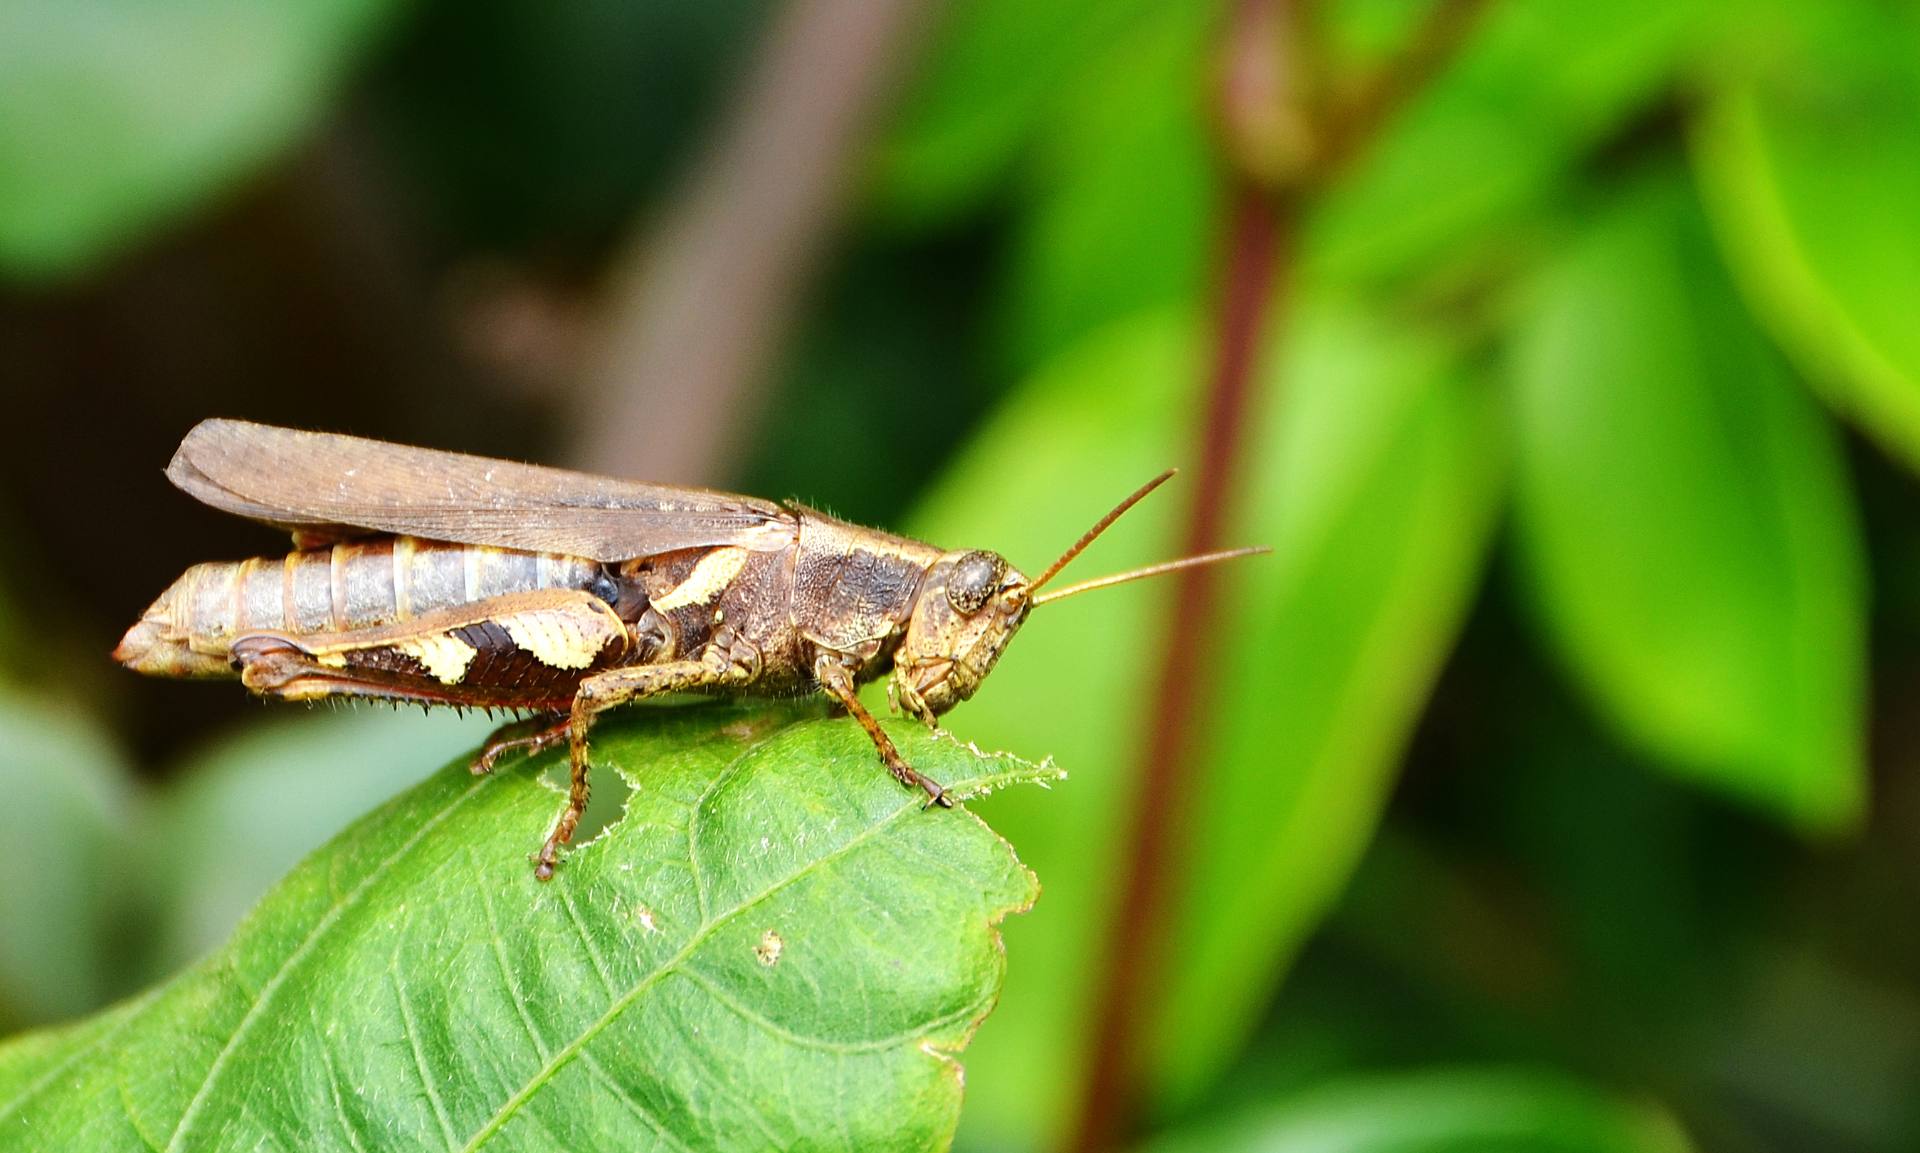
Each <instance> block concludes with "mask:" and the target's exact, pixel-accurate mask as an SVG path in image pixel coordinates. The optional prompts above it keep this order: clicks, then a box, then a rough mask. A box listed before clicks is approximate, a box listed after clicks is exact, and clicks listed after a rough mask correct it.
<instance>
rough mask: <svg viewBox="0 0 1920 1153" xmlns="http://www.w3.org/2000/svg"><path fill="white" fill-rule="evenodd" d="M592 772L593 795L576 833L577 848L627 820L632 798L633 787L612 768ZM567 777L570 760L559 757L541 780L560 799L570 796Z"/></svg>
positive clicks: (545, 771)
mask: <svg viewBox="0 0 1920 1153" xmlns="http://www.w3.org/2000/svg"><path fill="white" fill-rule="evenodd" d="M592 773H593V775H592V776H591V777H590V778H589V779H590V780H591V781H592V782H593V792H592V793H591V794H589V795H588V797H587V814H586V816H584V817H582V818H580V827H579V828H578V829H575V830H574V833H573V846H574V848H576V849H577V848H579V847H580V846H582V845H586V844H589V843H590V842H592V841H594V840H596V839H597V838H599V836H600V835H601V834H602V833H605V832H606V831H607V830H608V829H610V828H612V827H614V826H615V825H617V824H619V823H620V822H621V821H622V820H623V819H625V817H626V815H627V800H628V798H630V797H632V796H633V786H632V785H630V784H628V783H627V778H626V776H625V775H624V774H622V773H620V772H618V771H616V770H615V769H614V768H613V766H611V765H601V766H599V767H597V768H594V769H593V770H592ZM568 776H569V769H568V767H567V758H566V757H565V756H564V755H562V756H559V757H556V758H555V759H554V762H553V763H552V764H550V765H548V766H547V767H546V768H544V769H542V770H541V772H540V779H541V781H542V782H543V783H545V784H546V785H547V786H548V787H550V788H552V789H554V790H555V791H556V792H558V793H559V794H560V795H561V796H565V795H566V793H567V784H568Z"/></svg>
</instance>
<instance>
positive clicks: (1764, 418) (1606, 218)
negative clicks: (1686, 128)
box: [1514, 180, 1866, 829]
mask: <svg viewBox="0 0 1920 1153" xmlns="http://www.w3.org/2000/svg"><path fill="white" fill-rule="evenodd" d="M1517 343H1518V348H1517V351H1516V355H1515V358H1514V364H1515V369H1514V371H1515V381H1516V385H1517V394H1518V401H1517V413H1518V422H1519V437H1518V439H1519V446H1520V453H1519V459H1520V469H1519V480H1520V483H1519V505H1518V508H1519V517H1518V528H1519V537H1520V542H1521V544H1522V546H1523V549H1524V553H1525V557H1526V559H1527V561H1528V562H1529V571H1530V573H1531V576H1532V578H1533V582H1534V592H1535V597H1536V600H1537V603H1538V605H1539V608H1540V610H1541V612H1542V613H1543V614H1544V617H1545V622H1546V624H1547V626H1548V631H1549V633H1550V635H1551V638H1552V640H1553V641H1554V642H1555V644H1556V646H1557V647H1558V649H1559V650H1560V653H1561V656H1562V657H1563V658H1564V660H1565V661H1566V663H1567V666H1568V667H1569V668H1570V669H1571V670H1572V672H1573V674H1574V676H1575V677H1576V678H1577V679H1578V681H1579V682H1580V684H1581V686H1582V687H1583V688H1584V689H1585V691H1586V692H1587V694H1588V695H1589V696H1590V698H1591V699H1592V700H1593V702H1594V703H1595V705H1596V706H1597V707H1598V709H1599V710H1600V712H1601V713H1603V714H1604V715H1605V716H1606V717H1607V718H1608V719H1609V720H1611V721H1612V722H1613V723H1614V724H1615V725H1617V726H1618V728H1619V729H1620V730H1621V731H1622V732H1623V733H1625V734H1626V735H1627V736H1629V737H1630V738H1632V739H1633V740H1635V741H1636V742H1638V743H1639V744H1641V745H1642V746H1644V747H1645V748H1646V749H1648V750H1650V751H1651V752H1653V753H1655V754H1656V755H1658V756H1660V757H1661V758H1663V759H1664V760H1665V761H1666V762H1667V763H1668V764H1670V765H1671V766H1672V767H1674V768H1675V769H1676V770H1678V771H1681V772H1684V773H1686V774H1688V775H1690V776H1693V777H1696V778H1698V779H1700V780H1703V781H1705V782H1708V783H1711V784H1713V785H1716V786H1718V787H1720V788H1722V789H1725V790H1727V791H1729V792H1731V793H1734V794H1737V795H1739V796H1741V797H1744V798H1747V799H1749V800H1753V801H1757V802H1760V803H1762V804H1764V805H1766V806H1768V807H1770V808H1772V809H1774V810H1777V811H1778V812H1780V813H1781V814H1782V815H1784V816H1786V817H1788V818H1790V819H1792V820H1794V821H1795V822H1797V823H1799V824H1801V825H1802V826H1804V827H1807V828H1810V829H1832V828H1836V827H1841V826H1845V825H1847V824H1849V823H1851V822H1853V821H1855V820H1856V819H1858V817H1859V815H1860V812H1861V809H1862V806H1863V803H1864V794H1865V789H1866V780H1865V772H1864V765H1863V760H1862V750H1861V747H1860V741H1861V736H1860V734H1861V733H1862V732H1863V731H1864V724H1863V720H1864V708H1865V702H1864V700H1863V696H1864V692H1865V687H1864V681H1865V636H1864V633H1865V613H1866V605H1865V589H1864V584H1865V576H1864V560H1863V557H1862V546H1861V542H1860V536H1859V528H1858V525H1857V524H1856V520H1855V513H1854V509H1853V505H1852V498H1851V496H1850V493H1849V490H1848V484H1847V478H1846V472H1845V467H1844V465H1843V462H1842V460H1841V457H1840V451H1839V445H1838V443H1837V441H1836V438H1835V436H1834V435H1833V430H1832V429H1831V428H1830V427H1828V425H1827V422H1826V421H1825V420H1824V419H1823V417H1822V415H1821V413H1820V411H1819V409H1818V408H1817V407H1816V406H1815V405H1814V404H1813V403H1812V402H1811V401H1810V400H1809V399H1808V398H1807V397H1806V396H1805V395H1804V394H1803V393H1802V392H1801V391H1800V390H1799V389H1797V388H1796V387H1795V386H1794V384H1793V382H1792V381H1790V380H1788V379H1787V377H1786V375H1785V374H1784V373H1783V372H1782V370H1781V368H1780V365H1779V364H1778V363H1777V359H1776V358H1775V356H1774V355H1773V354H1772V352H1771V350H1770V349H1769V348H1768V347H1767V345H1766V344H1765V342H1764V341H1763V340H1762V338H1761V337H1760V334H1759V333H1758V332H1757V331H1756V330H1755V329H1754V327H1753V324H1752V322H1751V320H1750V319H1749V318H1748V317H1747V315H1746V313H1745V312H1744V311H1743V310H1742V308H1741V306H1740V302H1739V301H1738V300H1737V299H1736V298H1735V297H1734V295H1733V290H1732V286H1731V285H1730V284H1728V283H1727V280H1726V277H1725V274H1724V273H1723V272H1722V271H1721V269H1720V268H1719V266H1718V264H1717V262H1716V259H1715V255H1714V252H1713V249H1712V246H1711V240H1710V239H1709V238H1708V236H1707V233H1706V227H1705V223H1704V221H1703V220H1702V219H1701V218H1700V215H1699V213H1698V210H1697V208H1696V207H1695V205H1694V204H1693V202H1692V200H1691V198H1690V197H1689V196H1688V195H1687V192H1686V190H1685V188H1684V185H1683V184H1682V183H1681V182H1679V181H1677V180H1663V181H1660V182H1657V183H1649V184H1646V185H1644V186H1642V187H1639V188H1637V189H1635V190H1634V191H1633V192H1632V193H1631V194H1630V195H1628V196H1627V197H1625V198H1624V200H1623V201H1622V202H1621V203H1620V204H1618V205H1617V206H1616V207H1614V208H1612V209H1611V210H1610V211H1608V212H1606V213H1605V214H1604V215H1603V216H1602V217H1601V219H1600V220H1599V222H1598V223H1597V224H1596V225H1594V226H1593V228H1592V229H1591V231H1590V232H1589V233H1588V234H1587V235H1586V236H1585V237H1584V238H1582V240H1581V241H1580V242H1579V244H1578V245H1577V246H1576V247H1575V248H1574V249H1573V250H1572V251H1571V252H1570V253H1569V254H1568V255H1567V256H1566V258H1565V259H1564V260H1563V261H1562V262H1561V263H1560V265H1559V266H1558V267H1556V268H1554V269H1553V270H1552V271H1551V272H1550V273H1549V274H1548V275H1547V276H1546V278H1545V281H1544V283H1543V284H1541V285H1540V286H1539V291H1538V292H1537V295H1536V298H1535V299H1534V300H1533V301H1532V303H1531V305H1530V307H1529V310H1528V312H1527V314H1526V315H1525V316H1524V317H1523V319H1522V321H1521V330H1520V333H1519V336H1518V339H1517Z"/></svg>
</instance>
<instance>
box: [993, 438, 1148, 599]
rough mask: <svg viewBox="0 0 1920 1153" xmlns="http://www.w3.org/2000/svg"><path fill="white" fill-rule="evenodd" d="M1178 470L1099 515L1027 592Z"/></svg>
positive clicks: (1049, 578) (1048, 579)
mask: <svg viewBox="0 0 1920 1153" xmlns="http://www.w3.org/2000/svg"><path fill="white" fill-rule="evenodd" d="M1179 471H1180V470H1179V469H1177V468H1170V469H1168V470H1167V471H1165V472H1163V473H1161V474H1160V475H1159V476H1156V477H1154V478H1153V479H1152V480H1150V481H1148V482H1147V483H1145V484H1143V485H1141V486H1140V487H1139V488H1136V489H1134V490H1133V495H1132V496H1130V497H1128V498H1127V499H1125V500H1123V501H1121V502H1120V503H1119V504H1117V505H1114V506H1113V511H1112V512H1110V513H1108V514H1107V515H1105V516H1103V517H1101V518H1100V519H1099V520H1097V521H1095V522H1094V524H1093V527H1092V528H1090V529H1088V530H1087V531H1086V532H1084V533H1082V534H1081V535H1080V539H1079V540H1077V541H1074V542H1073V547H1072V548H1070V549H1068V550H1067V551H1066V552H1063V553H1061V554H1060V559H1059V560H1057V561H1054V562H1053V563H1052V564H1050V565H1048V566H1047V571H1045V572H1043V573H1041V574H1040V575H1039V576H1038V577H1036V578H1034V581H1033V583H1032V584H1030V585H1028V586H1027V592H1028V593H1029V594H1032V593H1036V592H1038V591H1040V586H1041V585H1043V584H1046V583H1047V582H1048V581H1050V580H1052V579H1053V578H1054V577H1056V576H1059V575H1060V570H1061V569H1063V568H1066V567H1067V565H1068V563H1069V562H1071V561H1072V560H1073V558H1074V557H1077V556H1079V555H1080V554H1081V552H1082V551H1084V550H1085V549H1086V547H1087V546H1088V545H1090V544H1092V543H1093V541H1094V538H1095V537H1098V536H1099V535H1100V534H1101V533H1103V532H1105V531H1107V529H1108V528H1109V527H1111V526H1112V524H1113V522H1114V521H1117V520H1119V519H1120V517H1121V515H1122V514H1123V513H1125V512H1126V511H1127V510H1128V509H1130V508H1132V507H1133V506H1134V505H1136V504H1139V503H1140V501H1141V500H1142V499H1143V498H1145V497H1146V495H1147V494H1148V493H1150V492H1152V491H1153V490H1154V489H1156V488H1159V487H1160V486H1161V485H1163V484H1165V483H1167V482H1168V481H1170V480H1172V479H1173V474H1174V473H1177V472H1179ZM1047 599H1049V600H1051V599H1053V598H1051V597H1049V598H1047ZM1033 603H1035V604H1039V603H1040V602H1039V601H1038V600H1036V601H1034V602H1033Z"/></svg>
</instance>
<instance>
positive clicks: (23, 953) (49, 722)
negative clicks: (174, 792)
mask: <svg viewBox="0 0 1920 1153" xmlns="http://www.w3.org/2000/svg"><path fill="white" fill-rule="evenodd" d="M130 784H131V782H130V778H129V776H128V774H127V769H126V765H125V763H124V762H123V761H122V759H121V757H120V754H119V751H118V750H116V749H115V748H114V747H113V745H112V744H111V743H110V742H109V741H108V740H107V739H106V737H104V736H103V735H102V734H101V733H100V732H99V730H98V729H96V728H95V727H94V726H93V725H92V724H91V723H90V722H89V721H88V720H87V719H86V718H85V717H83V716H82V715H81V714H79V713H78V712H77V711H76V710H74V709H73V708H71V707H70V706H60V705H55V704H52V703H43V702H38V701H32V700H28V699H25V698H21V697H16V696H13V695H10V694H8V695H0V797H4V798H5V799H6V800H5V803H4V804H0V845H9V846H12V847H13V849H14V852H15V855H16V857H17V859H18V860H17V864H18V869H17V871H16V875H15V876H14V877H13V878H11V879H10V880H9V881H8V882H7V883H6V884H0V1032H4V1031H5V1030H6V1029H7V1028H9V1027H10V1026H17V1025H20V1024H24V1023H29V1022H41V1021H48V1020H54V1019H57V1018H60V1017H70V1016H72V1015H74V1014H76V1013H82V1012H85V1011H87V1010H89V1009H91V1008H93V1007H94V1006H96V1005H99V1004H101V1003H102V1002H103V1001H104V1000H105V999H106V997H107V995H108V991H109V990H110V989H111V988H112V987H113V986H114V985H115V984H116V980H117V978H120V977H122V976H123V974H120V973H119V972H118V971H117V970H116V969H115V967H114V964H113V955H114V944H115V942H114V940H113V936H112V928H113V917H114V915H115V914H116V913H117V912H118V911H119V909H118V903H117V901H116V897H117V896H119V895H120V893H121V890H122V888H123V886H122V884H121V881H122V879H123V869H122V858H123V852H124V846H123V845H122V844H121V842H120V835H121V829H122V828H124V826H125V825H126V823H127V820H128V818H129V816H130V815H131V813H130V810H131V809H132V807H133V805H132V801H133V798H132V797H131V796H130V795H129V794H130V792H131V787H130Z"/></svg>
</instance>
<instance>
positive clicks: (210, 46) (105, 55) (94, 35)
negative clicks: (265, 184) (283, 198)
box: [0, 0, 397, 276]
mask: <svg viewBox="0 0 1920 1153" xmlns="http://www.w3.org/2000/svg"><path fill="white" fill-rule="evenodd" d="M396 7H397V4H396V3H395V2H394V0H277V2H275V3H271V4H260V3H254V2H253V0H188V2H178V0H176V2H174V3H148V2H145V0H90V2H88V3H81V4H74V3H68V2H67V0H9V2H8V3H7V4H5V5H0V272H11V273H13V274H15V275H21V276H55V275H70V274H73V273H75V272H79V271H83V270H85V269H86V268H88V267H90V266H92V265H95V264H97V263H98V262H99V261H101V260H102V259H104V258H105V257H107V256H109V255H111V254H112V252H113V251H114V250H115V249H117V248H119V247H121V246H123V245H125V244H127V243H129V242H130V241H132V240H134V239H136V238H138V237H139V236H141V235H142V234H144V233H147V232H149V231H151V230H152V229H154V228H156V227H158V226H159V225H161V224H163V223H164V222H166V221H167V220H169V219H171V218H173V217H175V216H178V215H179V214H180V213H182V212H183V211H185V210H187V209H189V208H191V207H192V206H193V205H194V204H196V203H198V202H199V201H200V199H201V198H203V197H205V196H207V195H208V194H210V193H213V192H215V191H218V190H219V189H221V188H223V187H224V186H226V185H227V184H229V183H231V182H232V181H234V180H236V179H238V178H239V177H241V176H242V175H244V174H245V173H246V172H247V171H248V170H250V169H252V168H253V167H255V166H256V165H258V164H260V163H261V162H263V161H265V160H266V159H268V158H269V157H271V156H272V155H274V154H275V153H276V152H278V151H279V150H280V149H282V148H284V147H286V146H287V145H288V144H289V143H290V142H291V141H292V140H293V138H294V137H296V136H297V135H298V134H300V133H301V132H303V131H305V130H306V129H308V128H309V127H310V126H311V125H312V124H314V123H315V122H316V121H317V120H318V119H319V118H320V116H321V114H322V113H323V111H324V110H325V101H326V100H327V99H328V97H329V96H330V95H331V92H332V90H333V88H334V87H335V86H336V85H337V84H338V83H339V81H340V80H341V78H342V76H343V74H344V72H345V70H346V68H347V66H348V64H349V62H350V61H351V60H352V59H353V58H354V57H355V56H356V55H357V54H358V53H359V52H360V51H362V50H363V49H364V48H365V47H366V46H367V45H368V44H370V43H371V41H372V39H373V37H374V34H375V33H376V32H377V31H378V30H379V28H380V26H381V25H382V24H383V22H384V18H385V17H386V16H387V15H388V14H389V13H390V12H391V11H392V10H393V9H394V8H396Z"/></svg>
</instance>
